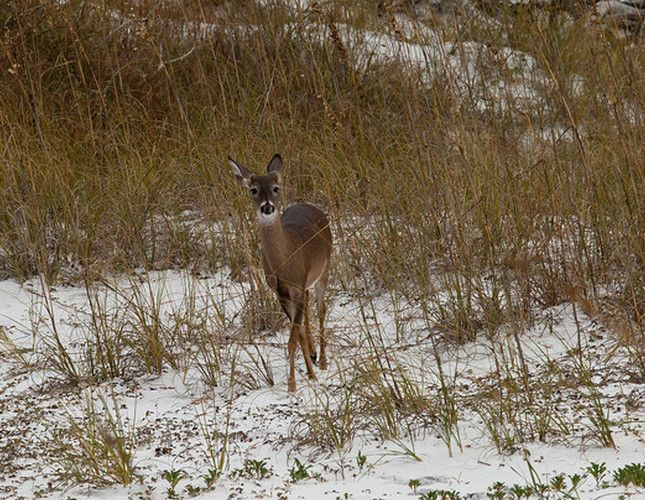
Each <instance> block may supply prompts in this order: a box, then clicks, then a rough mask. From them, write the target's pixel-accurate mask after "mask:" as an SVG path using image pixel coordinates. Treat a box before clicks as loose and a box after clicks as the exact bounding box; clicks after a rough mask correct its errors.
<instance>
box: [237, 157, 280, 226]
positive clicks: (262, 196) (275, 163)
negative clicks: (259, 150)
mask: <svg viewBox="0 0 645 500" xmlns="http://www.w3.org/2000/svg"><path fill="white" fill-rule="evenodd" d="M228 162H229V164H230V165H231V168H232V169H233V174H235V177H236V178H237V181H238V182H239V183H240V184H241V185H242V186H243V187H245V188H246V189H248V191H249V194H250V195H251V199H252V200H253V203H254V204H255V207H256V209H257V214H258V220H259V221H260V224H272V223H273V222H274V221H275V219H276V217H278V210H277V208H278V200H279V199H280V191H281V190H282V176H281V175H280V172H281V170H282V158H281V157H280V155H279V154H276V155H274V156H273V158H271V161H270V162H269V164H268V165H267V175H255V174H254V173H253V172H251V171H250V170H249V169H248V168H246V167H245V166H243V165H240V164H239V163H237V162H236V161H235V160H234V159H233V158H231V157H230V156H229V157H228Z"/></svg>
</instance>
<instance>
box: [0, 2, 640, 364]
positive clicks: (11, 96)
mask: <svg viewBox="0 0 645 500" xmlns="http://www.w3.org/2000/svg"><path fill="white" fill-rule="evenodd" d="M386 14H387V13H386ZM0 22H1V23H2V26H3V27H4V31H3V38H2V45H1V50H0V68H2V71H1V72H0V87H1V88H2V92H1V93H0V142H1V144H2V156H1V159H0V169H1V172H0V186H1V189H2V193H3V196H2V197H0V246H1V247H2V250H3V258H4V267H5V271H6V273H7V274H9V275H11V276H15V277H17V278H19V279H24V278H27V277H29V276H32V275H34V274H36V273H39V274H42V275H44V276H45V277H46V279H47V280H48V281H49V282H55V281H60V280H66V279H77V278H78V276H81V275H87V273H88V270H92V272H93V271H94V270H95V271H97V272H102V271H105V270H110V271H115V270H116V271H120V270H128V269H132V268H135V267H139V266H144V267H147V268H167V267H186V266H191V267H194V268H195V269H198V270H199V269H212V268H216V267H218V266H221V265H228V266H230V267H231V268H232V269H233V270H234V271H235V272H244V270H245V269H246V268H247V267H248V266H249V265H251V266H254V265H255V263H254V262H249V261H250V260H251V261H252V260H253V259H255V257H254V256H255V255H257V252H254V251H253V250H252V248H253V246H254V245H255V244H256V242H255V241H254V239H253V238H254V236H249V237H248V238H240V237H239V235H240V234H247V235H252V234H253V232H252V228H251V227H250V222H249V218H247V217H245V216H241V215H240V214H244V213H245V212H246V211H247V208H248V207H247V205H246V200H245V198H244V193H240V192H238V189H237V187H236V186H235V185H234V182H233V179H232V177H231V175H230V172H229V171H228V169H227V168H226V166H225V165H224V162H223V161H222V159H223V158H224V157H225V156H226V154H228V153H231V154H234V155H235V157H237V158H240V159H241V160H242V161H243V162H246V163H248V164H249V166H251V167H253V168H255V169H260V168H263V165H264V162H265V161H266V159H267V158H270V156H271V154H272V153H273V152H275V151H280V152H281V153H282V154H283V155H284V157H285V158H286V159H287V175H286V179H287V183H288V193H287V198H288V199H290V200H297V199H308V200H312V201H315V202H317V203H320V204H322V205H325V206H326V207H327V209H328V210H329V211H330V213H331V215H332V219H333V221H334V226H335V227H334V230H335V233H336V237H337V241H338V249H339V250H338V252H337V255H336V257H335V278H334V279H335V282H336V283H339V284H340V286H343V287H345V288H347V289H353V290H365V289H369V288H374V287H385V288H388V289H391V290H396V291H397V293H401V294H402V295H404V296H405V297H407V298H412V299H414V300H417V301H422V302H429V303H431V304H433V306H434V307H433V308H432V311H431V312H429V315H430V316H431V317H432V320H433V321H435V322H436V324H438V325H439V326H440V327H441V328H442V329H443V330H444V331H445V332H449V333H450V336H451V337H452V338H454V340H456V341H463V340H466V339H469V338H472V337H473V335H474V334H475V333H476V332H478V331H482V330H483V331H486V332H491V333H493V332H495V330H496V328H497V327H498V326H499V325H501V324H506V323H509V322H510V323H512V324H513V325H514V327H515V328H516V329H517V330H518V331H521V330H522V329H523V328H524V327H525V326H526V325H527V324H530V319H531V318H530V314H531V309H532V308H534V307H535V306H536V305H538V306H542V307H548V306H550V305H554V304H558V303H560V302H564V301H575V302H580V303H583V302H584V304H587V307H588V308H589V310H592V309H593V310H594V311H596V312H597V314H598V316H599V317H600V316H602V317H609V318H618V319H617V320H616V321H619V322H620V324H621V325H623V328H621V331H622V334H621V336H620V338H621V339H622V341H624V342H625V343H627V344H628V345H629V346H631V349H632V350H633V351H634V353H635V355H634V359H636V360H638V359H642V357H641V356H642V354H643V353H642V345H643V344H645V341H644V338H645V337H644V335H645V333H644V330H643V314H644V313H645V311H644V308H645V281H644V279H643V276H644V275H645V240H644V238H643V234H645V232H644V231H645V215H644V213H645V212H644V211H643V203H644V201H645V200H644V199H643V197H644V196H645V195H644V193H645V190H644V189H643V186H644V185H645V155H644V154H643V153H644V151H643V144H645V140H644V139H645V124H644V121H643V106H644V104H645V91H644V89H645V85H644V83H645V73H644V72H643V71H642V68H643V62H644V61H643V59H644V56H643V52H642V50H640V49H639V48H638V47H635V46H630V45H628V44H627V43H626V42H624V41H620V40H618V39H614V38H612V36H611V34H608V33H605V32H600V31H597V30H596V29H595V28H593V27H590V26H588V25H586V24H584V23H583V22H582V21H581V20H572V19H570V18H566V17H565V16H563V15H558V14H557V13H554V14H552V15H551V14H549V13H542V12H531V11H527V12H519V13H517V12H515V13H512V15H510V14H509V15H508V16H501V15H500V22H499V23H498V25H497V29H496V30H493V31H491V30H490V24H487V23H484V22H483V21H482V19H481V18H479V17H477V16H462V17H459V16H456V17H454V18H438V19H436V20H435V23H434V25H433V29H434V31H435V32H436V33H439V35H440V36H441V38H443V39H444V40H446V41H449V42H450V43H451V44H452V45H450V47H451V51H452V52H451V53H450V54H446V55H445V58H444V59H443V60H441V59H439V60H438V61H437V60H436V59H433V60H432V61H428V64H427V66H424V65H418V64H410V63H406V62H405V61H400V60H399V61H397V60H395V59H393V60H390V61H387V62H384V61H383V59H382V58H381V57H372V58H369V57H367V58H365V57H364V54H360V50H359V45H358V42H356V43H354V42H352V40H353V39H352V37H351V36H349V37H348V36H344V34H345V33H346V32H347V29H348V28H347V27H348V26H350V27H353V28H364V29H369V30H372V31H380V32H382V33H385V34H387V35H388V36H390V37H391V39H392V40H395V41H399V42H400V41H414V42H418V43H423V42H424V41H429V35H428V33H429V32H428V29H427V26H425V25H422V24H421V23H415V22H414V20H413V22H412V24H411V26H412V27H411V28H410V27H406V26H403V25H401V24H400V22H399V21H398V20H397V18H396V17H394V16H391V15H383V16H381V17H379V13H378V10H377V9H376V7H375V6H373V5H371V4H370V3H357V4H356V5H354V6H352V7H351V8H350V7H348V6H346V5H345V4H344V3H343V2H331V3H325V4H323V5H321V4H318V3H313V4H312V5H311V6H310V7H309V8H307V9H304V10H303V9H292V8H289V7H288V6H287V4H286V3H284V2H280V1H276V2H269V3H267V4H265V5H264V6H258V5H257V4H256V3H254V2H240V3H238V2H235V3H233V2H230V3H229V2H215V3H206V2H200V1H199V0H196V1H194V2H188V3H184V2H182V3H167V4H159V3H157V2H147V1H141V2H127V1H105V2H80V1H70V2H67V3H64V4H61V3H58V2H44V3H43V2H37V1H30V0H14V1H10V2H8V3H5V4H3V5H2V6H1V7H0ZM397 23H398V24H397ZM506 47H508V48H511V49H513V50H517V51H522V53H523V54H524V56H526V57H527V58H532V59H531V60H532V61H533V64H532V65H527V66H526V67H525V68H523V67H520V68H518V67H517V66H516V65H513V64H510V63H509V55H508V54H509V52H508V50H507V49H506ZM473 51H474V52H475V54H474V55H473ZM454 54H464V57H467V58H469V59H468V60H469V61H470V63H469V64H470V66H469V67H471V71H473V72H474V74H476V75H477V78H474V79H473V78H467V77H466V75H461V74H458V73H457V74H456V73H455V67H454V64H453V63H452V62H451V61H452V59H451V56H452V55H454ZM357 58H361V60H362V61H363V62H362V63H361V64H360V65H357V64H355V61H356V60H357ZM471 76H472V75H471ZM500 81H501V82H506V83H507V84H508V85H509V87H507V88H509V89H511V88H512V87H511V85H520V86H521V85H523V84H526V85H529V86H531V87H532V88H535V89H537V90H536V91H535V95H534V96H533V98H531V99H526V98H523V97H522V96H521V95H518V93H517V92H513V91H508V92H500V91H499V90H498V89H499V88H500V87H499V86H498V85H499V82H500ZM438 297H441V299H439V298H438ZM608 321H609V320H608ZM639 346H641V347H639ZM640 371H641V373H643V372H645V366H642V361H641V366H640Z"/></svg>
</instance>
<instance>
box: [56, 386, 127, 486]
mask: <svg viewBox="0 0 645 500" xmlns="http://www.w3.org/2000/svg"><path fill="white" fill-rule="evenodd" d="M82 412H83V413H82V415H80V416H74V415H71V414H68V415H67V424H68V426H67V428H66V429H65V430H64V432H62V433H59V434H56V435H55V436H54V442H55V448H56V450H57V452H56V455H55V457H56V458H55V460H56V462H57V469H58V472H57V474H58V476H59V478H60V480H61V481H62V482H63V483H64V484H67V485H75V484H91V485H97V486H105V485H109V484H114V483H116V484H123V485H128V484H130V483H132V482H133V481H134V480H135V479H136V473H135V467H134V463H133V459H134V429H133V427H132V426H133V424H130V425H128V424H127V423H126V421H124V419H123V417H122V416H121V413H120V412H121V410H120V403H119V402H118V401H117V399H116V397H115V396H114V394H111V395H108V396H106V395H102V394H98V395H97V396H96V399H95V398H93V397H92V396H91V395H88V396H87V397H86V398H85V400H84V401H83V409H82Z"/></svg>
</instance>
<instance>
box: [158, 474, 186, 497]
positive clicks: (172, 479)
mask: <svg viewBox="0 0 645 500" xmlns="http://www.w3.org/2000/svg"><path fill="white" fill-rule="evenodd" d="M161 477H162V478H163V479H165V480H166V481H168V483H169V484H170V487H169V488H168V490H167V493H168V497H170V498H175V497H176V496H177V491H176V490H175V488H176V487H177V485H178V484H179V481H181V480H182V479H184V478H185V477H186V474H184V471H182V470H174V469H171V470H165V471H163V473H162V474H161Z"/></svg>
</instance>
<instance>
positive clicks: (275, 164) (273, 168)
mask: <svg viewBox="0 0 645 500" xmlns="http://www.w3.org/2000/svg"><path fill="white" fill-rule="evenodd" d="M281 171H282V157H281V156H280V155H279V154H275V155H273V158H271V161H270V162H269V164H268V165H267V172H269V173H270V174H271V173H273V172H275V173H276V174H280V172H281Z"/></svg>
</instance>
